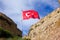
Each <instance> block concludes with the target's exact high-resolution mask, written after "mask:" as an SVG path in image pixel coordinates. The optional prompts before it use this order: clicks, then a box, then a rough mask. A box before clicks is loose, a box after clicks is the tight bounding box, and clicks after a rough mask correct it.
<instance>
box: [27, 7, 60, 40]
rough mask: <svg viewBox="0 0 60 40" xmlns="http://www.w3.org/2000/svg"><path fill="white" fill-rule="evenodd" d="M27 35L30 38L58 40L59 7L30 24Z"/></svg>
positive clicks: (59, 31)
mask: <svg viewBox="0 0 60 40" xmlns="http://www.w3.org/2000/svg"><path fill="white" fill-rule="evenodd" d="M28 37H29V38H30V39H31V40H60V8H57V9H56V10H54V11H53V12H52V13H51V14H49V15H47V16H45V17H44V18H42V19H41V20H40V21H38V22H37V23H36V24H34V25H32V27H31V29H30V32H29V34H28Z"/></svg>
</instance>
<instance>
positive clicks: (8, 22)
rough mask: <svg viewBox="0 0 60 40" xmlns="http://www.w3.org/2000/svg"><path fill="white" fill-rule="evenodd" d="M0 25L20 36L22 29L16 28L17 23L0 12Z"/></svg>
mask: <svg viewBox="0 0 60 40" xmlns="http://www.w3.org/2000/svg"><path fill="white" fill-rule="evenodd" d="M0 27H1V28H2V29H4V30H8V31H9V32H11V34H12V35H14V36H20V37H22V31H21V30H19V29H18V28H17V24H16V23H15V22H13V20H12V19H10V18H9V17H7V16H6V15H5V14H3V13H1V12H0Z"/></svg>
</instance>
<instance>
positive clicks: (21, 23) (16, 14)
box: [0, 0, 59, 35]
mask: <svg viewBox="0 0 60 40" xmlns="http://www.w3.org/2000/svg"><path fill="white" fill-rule="evenodd" d="M58 7H59V3H58V0H0V12H3V13H4V14H6V15H7V16H8V17H10V18H11V19H12V20H13V21H14V22H15V23H16V24H17V27H18V28H19V29H20V30H22V31H23V35H27V33H28V31H29V29H30V27H31V25H32V24H35V23H36V22H37V21H39V19H29V20H22V11H23V10H31V9H33V10H36V11H37V12H38V13H39V16H40V18H43V17H44V16H46V15H47V14H48V13H50V12H52V11H53V10H54V9H56V8H58Z"/></svg>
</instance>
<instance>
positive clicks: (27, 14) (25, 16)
mask: <svg viewBox="0 0 60 40" xmlns="http://www.w3.org/2000/svg"><path fill="white" fill-rule="evenodd" d="M30 18H33V19H35V18H38V19H40V17H39V15H38V12H37V11H35V10H26V11H23V19H24V20H25V19H30Z"/></svg>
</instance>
